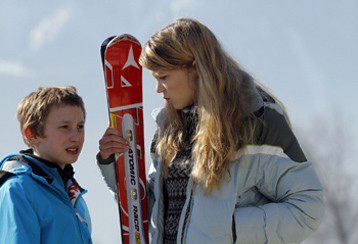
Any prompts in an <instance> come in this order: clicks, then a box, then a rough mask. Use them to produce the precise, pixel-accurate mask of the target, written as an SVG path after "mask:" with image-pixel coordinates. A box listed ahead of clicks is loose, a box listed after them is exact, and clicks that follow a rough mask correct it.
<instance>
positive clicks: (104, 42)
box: [101, 36, 116, 48]
mask: <svg viewBox="0 0 358 244" xmlns="http://www.w3.org/2000/svg"><path fill="white" fill-rule="evenodd" d="M115 37H116V36H110V37H108V38H106V39H105V40H104V41H103V42H102V44H101V48H102V47H106V46H107V45H108V43H109V42H110V41H111V40H112V39H113V38H115Z"/></svg>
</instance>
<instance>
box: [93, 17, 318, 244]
mask: <svg viewBox="0 0 358 244" xmlns="http://www.w3.org/2000/svg"><path fill="white" fill-rule="evenodd" d="M140 63H141V65H142V66H144V67H146V68H148V69H149V70H150V71H151V73H152V74H153V76H154V77H155V79H156V81H157V92H158V93H161V94H162V95H163V98H164V99H165V100H166V101H167V102H166V106H165V107H164V108H163V109H161V110H159V111H157V113H156V114H155V120H156V122H157V125H158V129H157V131H156V133H155V136H154V139H153V143H152V146H151V153H152V159H153V162H152V167H151V169H150V174H149V177H148V199H149V212H150V213H151V215H150V237H151V242H153V243H163V242H164V243H182V242H184V243H233V242H236V243H256V244H258V243H298V242H302V241H303V240H304V239H305V238H307V236H308V235H309V234H311V233H312V232H313V231H314V230H315V229H316V228H317V227H318V225H319V223H320V220H321V218H322V216H323V212H324V205H323V195H322V186H321V184H320V182H319V180H318V178H317V176H316V173H315V171H314V169H313V167H312V164H311V163H309V162H307V160H306V157H305V155H304V154H303V152H302V150H301V148H300V146H299V144H298V142H297V140H296V138H295V136H294V134H293V133H292V130H291V128H290V125H289V121H288V118H287V116H286V114H285V110H284V108H283V106H282V105H280V103H279V102H278V100H277V99H275V98H274V97H273V96H271V95H269V94H268V93H267V92H265V90H264V89H263V88H260V87H259V86H258V85H257V84H256V83H255V82H254V80H253V78H252V77H251V76H250V75H249V74H247V73H246V72H245V71H243V70H242V69H241V68H240V67H239V66H238V64H237V63H236V62H235V61H234V60H232V59H231V58H230V57H229V56H228V55H227V54H226V53H225V52H224V50H223V49H222V48H221V46H220V44H219V42H218V41H217V39H216V37H215V36H214V34H213V33H212V32H211V31H210V30H209V29H208V28H207V27H206V26H204V25H202V24H201V23H199V22H198V21H196V20H192V19H179V20H177V21H176V22H175V23H173V24H171V25H169V26H167V27H165V28H164V29H162V30H161V31H159V32H158V33H156V34H155V35H154V36H152V37H151V38H150V40H149V41H148V43H147V44H146V45H145V47H144V49H143V52H142V55H141V58H140ZM127 148H128V147H127V146H126V141H125V140H124V139H122V138H121V137H120V136H118V134H117V132H116V131H115V130H113V129H108V130H107V131H106V133H105V134H104V136H103V138H102V139H101V140H100V153H99V155H98V157H97V158H98V161H99V165H100V167H101V169H102V173H103V174H104V176H105V180H106V181H107V183H108V184H109V185H114V184H113V179H112V178H111V176H110V175H109V174H108V172H106V171H105V170H104V167H105V165H104V163H108V162H111V161H113V160H112V157H111V155H112V154H113V153H115V152H123V151H125V150H127ZM106 161H107V162H106ZM112 188H113V189H114V187H112Z"/></svg>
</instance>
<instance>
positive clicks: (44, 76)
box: [0, 0, 358, 243]
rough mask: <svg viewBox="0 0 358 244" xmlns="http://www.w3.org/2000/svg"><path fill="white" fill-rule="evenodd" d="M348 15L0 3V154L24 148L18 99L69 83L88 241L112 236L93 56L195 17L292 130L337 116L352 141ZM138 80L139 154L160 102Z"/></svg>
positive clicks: (225, 4) (171, 4)
mask: <svg viewBox="0 0 358 244" xmlns="http://www.w3.org/2000/svg"><path fill="white" fill-rule="evenodd" d="M357 12H358V2H357V1H354V0H347V1H344V3H343V2H342V1H338V0H336V1H332V0H315V1H312V0H310V1H308V0H301V1H291V0H290V1H287V0H277V1H258V0H251V1H234V0H231V1H226V0H223V1H211V0H206V1H205V0H196V1H194V0H173V1H165V0H153V1H145V0H131V1H110V0H105V1H93V0H89V1H83V0H81V1H68V0H67V1H58V2H54V1H44V0H38V1H31V2H30V1H20V0H12V1H10V0H2V1H1V2H0V36H1V38H0V84H1V89H0V99H1V105H2V106H1V113H2V116H1V118H2V119H1V120H0V132H1V135H2V140H1V141H0V154H1V155H2V156H4V155H5V154H8V153H11V152H16V151H18V150H20V149H22V148H24V144H23V142H22V139H21V136H20V133H19V129H18V122H17V120H16V114H15V112H16V107H17V104H18V102H19V101H20V100H21V98H22V97H24V96H25V95H27V94H28V93H29V92H31V91H33V90H35V89H37V87H39V86H50V85H60V86H63V85H74V86H76V87H77V89H78V91H79V93H80V95H81V96H82V97H83V99H84V101H85V103H86V107H87V111H88V117H87V122H86V143H85V147H84V149H83V152H82V155H81V157H80V158H79V160H78V162H77V163H76V165H75V168H76V175H77V178H78V179H79V181H80V182H81V183H82V185H83V186H84V187H85V188H87V189H88V190H89V193H88V194H87V196H86V199H87V202H88V205H89V207H90V210H91V214H92V218H93V238H94V240H95V242H96V243H118V241H119V239H120V238H119V235H117V233H118V224H117V218H118V217H117V215H118V214H117V209H116V205H115V204H114V201H113V199H112V196H111V195H110V194H109V192H108V191H107V190H106V188H105V185H104V183H103V182H102V179H101V176H100V174H99V171H98V169H97V168H96V165H95V154H96V153H97V150H98V140H99V139H100V137H101V135H102V133H103V132H104V130H105V128H106V126H107V123H108V122H107V110H106V100H105V90H104V81H103V73H102V69H101V63H100V55H99V47H100V44H101V43H102V41H103V40H104V39H106V38H107V37H109V36H112V35H119V34H123V33H130V34H132V35H134V36H136V37H137V38H138V39H139V41H140V42H141V43H142V44H144V43H145V42H146V41H147V40H148V38H149V37H150V36H151V35H153V34H154V33H155V32H156V31H158V30H159V29H161V28H162V27H164V26H166V25H167V24H169V23H171V22H173V21H174V20H175V19H176V18H178V17H192V18H196V19H198V20H199V21H201V22H203V23H204V24H205V25H207V26H208V27H209V28H211V29H212V30H213V32H214V33H215V34H216V35H217V37H218V39H219V40H220V41H221V43H222V45H223V46H224V48H225V49H226V50H227V52H228V53H229V54H230V55H231V56H232V57H234V58H235V59H236V60H238V62H239V63H240V64H241V66H242V67H244V68H245V69H246V70H248V71H249V72H250V73H251V74H252V75H253V76H254V77H255V78H256V79H257V80H258V81H260V82H261V83H263V84H264V85H266V86H267V87H269V88H270V90H271V91H272V92H273V93H274V94H275V95H276V96H277V97H278V98H280V99H281V100H282V102H283V103H284V104H285V105H286V107H287V110H288V113H289V115H290V118H291V120H292V124H293V125H294V128H295V129H296V130H300V131H301V130H303V131H305V130H307V129H309V128H312V127H314V126H317V125H316V124H315V123H316V122H315V121H317V120H316V118H323V121H325V122H326V123H330V122H329V121H330V120H331V119H333V118H334V117H335V116H337V114H338V116H341V117H342V118H343V120H344V121H345V125H346V127H345V130H346V131H347V132H348V133H349V135H350V136H351V137H352V138H353V137H357V133H356V132H357V129H358V125H357V124H358V123H357V122H358V112H357V109H356V108H355V104H356V101H355V100H356V97H355V94H356V93H357V91H358V80H357V77H358V69H357V68H356V66H357V64H358V47H357V43H358V32H357V30H358V15H357V14H356V13H357ZM143 82H144V89H143V90H144V111H145V114H144V115H145V137H146V143H147V144H146V150H147V152H148V150H149V142H150V140H151V136H152V134H153V131H154V128H155V125H154V124H153V122H152V120H151V118H150V111H151V110H152V109H153V108H155V107H158V106H161V104H162V100H161V96H160V95H156V94H155V92H154V89H155V82H154V79H153V78H152V77H151V76H150V74H149V72H148V71H147V70H145V71H144V78H143ZM147 155H148V154H147ZM352 159H353V160H352V161H355V160H356V159H357V158H356V157H352ZM148 163H149V160H148Z"/></svg>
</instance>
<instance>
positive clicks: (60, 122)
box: [34, 105, 85, 168]
mask: <svg viewBox="0 0 358 244" xmlns="http://www.w3.org/2000/svg"><path fill="white" fill-rule="evenodd" d="M84 123H85V119H84V113H83V111H82V109H81V108H80V107H78V106H69V105H62V106H57V107H56V106H55V107H53V108H52V109H51V110H50V113H49V115H48V117H47V118H46V121H45V126H44V136H43V137H39V138H38V139H37V143H36V145H35V146H34V152H35V155H37V156H39V157H41V158H43V159H46V160H49V161H51V162H54V163H56V164H58V165H59V166H60V167H62V168H63V167H64V166H65V165H66V164H70V163H74V162H75V161H76V160H77V158H78V156H79V154H80V152H81V150H82V146H83V143H84V135H85V133H84Z"/></svg>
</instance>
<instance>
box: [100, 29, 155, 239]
mask: <svg viewBox="0 0 358 244" xmlns="http://www.w3.org/2000/svg"><path fill="white" fill-rule="evenodd" d="M141 50H142V47H141V45H140V43H139V42H138V40H137V39H136V38H134V37H133V36H131V35H121V36H112V37H109V38H107V39H106V40H105V41H104V42H103V43H102V45H101V58H102V66H103V72H104V77H105V85H106V92H107V102H108V113H109V118H110V124H111V126H112V127H114V128H117V129H118V131H119V133H120V135H122V136H123V137H124V138H126V139H127V140H128V141H129V143H130V149H129V150H128V151H127V152H125V153H124V154H123V155H116V156H115V158H116V176H117V185H118V196H119V202H118V206H119V212H120V226H121V236H122V243H126V244H127V243H130V244H132V243H149V241H148V219H147V202H146V201H147V199H146V191H145V189H146V188H145V185H146V180H145V179H146V178H145V161H144V160H145V155H144V133H143V105H142V103H143V96H142V67H141V66H140V65H139V62H138V60H139V56H140V53H141Z"/></svg>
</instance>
